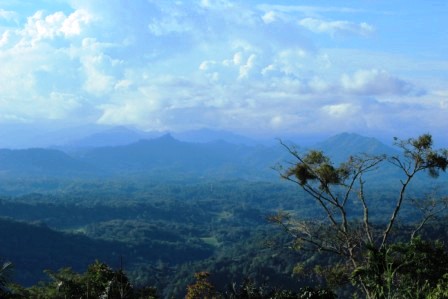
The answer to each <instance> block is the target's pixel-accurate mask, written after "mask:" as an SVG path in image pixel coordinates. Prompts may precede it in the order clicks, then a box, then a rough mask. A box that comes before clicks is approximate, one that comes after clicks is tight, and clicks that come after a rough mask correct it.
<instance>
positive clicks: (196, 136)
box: [172, 129, 259, 145]
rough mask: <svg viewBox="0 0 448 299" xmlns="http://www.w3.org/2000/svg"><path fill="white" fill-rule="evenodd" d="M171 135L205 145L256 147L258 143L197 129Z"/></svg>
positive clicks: (226, 134)
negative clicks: (225, 144) (216, 143)
mask: <svg viewBox="0 0 448 299" xmlns="http://www.w3.org/2000/svg"><path fill="white" fill-rule="evenodd" d="M172 135H173V136H174V138H176V139H178V140H181V141H186V142H196V143H207V142H215V141H225V142H229V143H234V144H244V145H256V144H258V143H259V142H257V141H255V140H253V139H250V138H248V137H245V136H242V135H238V134H235V133H232V132H228V131H222V130H211V129H199V130H192V131H185V132H176V133H172Z"/></svg>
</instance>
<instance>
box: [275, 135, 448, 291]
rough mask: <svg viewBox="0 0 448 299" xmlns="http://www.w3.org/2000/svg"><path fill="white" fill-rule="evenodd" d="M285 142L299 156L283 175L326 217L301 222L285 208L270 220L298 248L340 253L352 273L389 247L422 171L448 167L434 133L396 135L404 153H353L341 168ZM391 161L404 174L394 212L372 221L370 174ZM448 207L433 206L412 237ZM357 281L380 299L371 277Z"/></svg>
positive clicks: (436, 172)
mask: <svg viewBox="0 0 448 299" xmlns="http://www.w3.org/2000/svg"><path fill="white" fill-rule="evenodd" d="M281 144H282V145H283V146H284V147H285V148H286V150H287V151H288V152H289V153H290V154H291V156H292V157H293V158H294V159H295V160H294V161H293V162H292V163H291V164H289V165H288V166H287V167H283V166H280V167H279V168H278V170H279V172H280V175H281V177H282V178H284V179H286V180H288V181H290V182H293V183H294V184H296V185H298V186H299V187H300V188H301V189H303V190H304V191H305V193H306V194H308V195H309V197H310V198H311V199H312V200H314V201H315V202H316V203H317V204H318V206H319V207H320V208H321V211H322V215H323V217H321V218H320V219H319V220H313V221H310V220H307V221H306V220H297V219H294V217H292V215H291V214H290V213H285V212H279V213H278V214H276V215H274V216H272V217H270V220H271V221H272V222H274V223H276V224H279V225H280V226H281V227H282V228H283V229H284V230H285V231H286V232H287V233H289V234H290V235H291V236H292V237H293V238H294V242H295V247H296V248H300V249H309V250H317V251H324V252H330V253H333V254H336V255H338V256H339V257H340V258H341V259H342V260H343V261H345V263H346V265H347V269H348V270H349V271H353V270H355V269H361V268H362V267H365V266H368V265H373V264H372V263H370V262H369V254H368V253H369V252H370V253H372V252H374V253H384V252H385V251H387V249H388V247H389V245H390V243H391V242H390V239H391V234H392V232H393V231H394V229H395V228H396V223H397V217H398V216H399V213H400V211H401V209H402V207H403V203H404V202H405V201H410V198H408V197H407V196H406V195H407V190H408V188H409V186H410V184H411V182H412V181H413V179H414V178H415V177H416V175H417V174H418V173H420V172H425V171H426V172H428V173H429V175H430V176H431V177H434V178H435V177H438V175H439V172H440V171H445V170H446V168H447V166H448V150H446V149H444V150H435V149H433V142H432V136H431V135H429V134H424V135H422V136H420V137H418V138H416V139H413V138H410V139H407V140H399V139H395V145H396V146H397V147H398V148H399V149H401V151H402V154H400V155H396V156H391V157H387V156H386V155H381V156H368V155H358V156H352V157H350V158H349V159H348V160H347V161H346V162H344V163H341V164H340V165H339V166H335V165H334V164H333V163H332V161H331V159H330V158H329V157H328V156H326V155H325V154H324V153H323V152H321V151H316V150H311V151H309V152H308V153H305V154H301V153H299V152H298V151H297V150H296V149H295V148H293V147H291V146H288V145H286V144H285V143H283V142H281ZM385 162H388V163H389V164H390V165H392V166H393V167H395V168H396V169H398V170H399V171H400V173H401V174H402V178H401V179H400V181H399V190H398V194H397V198H396V201H395V204H394V205H393V207H392V209H391V211H390V216H389V217H387V218H386V219H384V221H383V222H384V223H383V224H381V223H372V221H371V219H370V218H369V213H370V212H371V211H370V209H371V202H370V201H369V200H368V199H367V198H366V193H365V184H366V179H365V175H366V174H367V173H369V172H371V171H373V170H377V169H379V167H380V166H382V165H383V164H384V163H385ZM354 202H357V203H358V206H359V207H360V210H358V211H355V212H353V209H350V208H349V206H350V205H351V207H353V206H354V205H353V203H354ZM440 204H442V205H440ZM445 207H446V205H445V202H438V201H437V202H434V203H433V204H432V205H428V206H427V208H425V209H424V216H423V218H422V219H421V221H420V222H418V223H417V224H416V226H415V228H414V229H413V230H412V231H411V232H410V234H409V237H410V239H412V238H414V237H415V236H416V235H417V233H418V232H419V231H420V230H421V228H422V227H423V225H424V224H425V223H427V222H428V220H430V219H431V218H432V217H434V216H435V214H437V213H439V212H440V211H441V210H443V209H444V208H445ZM358 215H362V216H358ZM379 256H381V259H383V260H384V259H385V258H386V257H387V255H381V254H379V255H378V256H377V258H378V257H379ZM369 263H370V264H369ZM381 270H382V271H383V270H384V269H381ZM357 285H359V286H360V288H361V290H362V291H363V292H364V294H365V296H366V297H367V298H375V296H374V290H373V287H372V286H370V285H369V284H368V283H366V277H363V276H358V284H357Z"/></svg>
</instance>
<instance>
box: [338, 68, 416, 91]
mask: <svg viewBox="0 0 448 299" xmlns="http://www.w3.org/2000/svg"><path fill="white" fill-rule="evenodd" d="M341 86H342V88H343V90H344V91H346V92H349V93H355V94H367V95H409V94H412V93H415V92H416V89H415V87H414V86H413V85H412V84H411V83H409V82H407V81H405V80H402V79H400V78H398V77H395V76H392V75H391V74H389V73H388V72H386V71H384V70H377V69H372V70H359V71H357V72H355V73H354V74H353V75H352V76H350V75H346V74H345V75H342V77H341Z"/></svg>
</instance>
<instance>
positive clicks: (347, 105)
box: [0, 0, 448, 139]
mask: <svg viewBox="0 0 448 299" xmlns="http://www.w3.org/2000/svg"><path fill="white" fill-rule="evenodd" d="M447 15H448V1H446V0H437V1H430V0H429V1H417V0H415V1H412V0H411V1H409V0H408V1H402V0H397V1H386V0H384V1H383V0H378V1H374V0H358V1H317V0H316V1H274V0H266V1H228V0H197V1H193V0H191V1H151V0H132V1H131V0H128V1H124V0H122V1H118V0H66V1H64V0H45V1H31V0H28V1H24V0H20V1H19V0H9V1H4V0H0V78H1V80H0V127H1V125H2V124H3V125H6V124H32V125H36V126H38V125H39V124H44V123H45V124H51V125H53V126H55V127H57V126H68V125H73V126H78V125H83V124H105V125H127V126H133V127H137V128H139V129H143V130H151V131H166V130H168V131H184V130H191V129H199V128H212V129H222V130H229V131H234V132H238V133H241V134H246V135H256V136H257V135H258V136H265V137H276V136H287V135H297V136H300V135H301V134H302V135H310V134H335V133H339V132H343V131H350V132H357V133H361V134H365V135H369V136H399V137H403V138H405V137H410V136H415V135H417V134H420V133H425V132H430V133H432V134H434V135H435V136H436V137H438V138H444V139H448V132H447V128H448V18H447V17H446V16H447Z"/></svg>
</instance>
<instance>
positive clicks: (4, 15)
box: [0, 9, 19, 22]
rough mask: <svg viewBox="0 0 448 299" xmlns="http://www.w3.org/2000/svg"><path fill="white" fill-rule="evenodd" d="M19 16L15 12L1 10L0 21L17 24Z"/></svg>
mask: <svg viewBox="0 0 448 299" xmlns="http://www.w3.org/2000/svg"><path fill="white" fill-rule="evenodd" d="M18 18H19V15H18V14H17V12H15V11H11V10H5V9H0V19H4V20H6V21H14V22H17V20H18Z"/></svg>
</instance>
